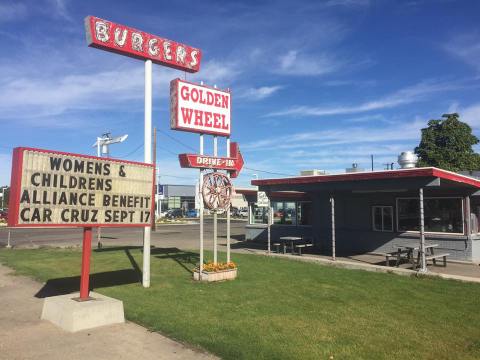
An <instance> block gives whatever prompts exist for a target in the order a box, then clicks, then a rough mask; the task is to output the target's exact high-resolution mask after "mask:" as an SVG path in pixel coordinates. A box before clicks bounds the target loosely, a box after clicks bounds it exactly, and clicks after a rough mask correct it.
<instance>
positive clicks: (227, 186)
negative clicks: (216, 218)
mask: <svg viewBox="0 0 480 360" xmlns="http://www.w3.org/2000/svg"><path fill="white" fill-rule="evenodd" d="M202 195H203V201H204V203H205V206H206V207H207V208H208V209H210V210H214V211H218V210H227V209H228V208H229V207H230V199H231V197H232V183H231V182H230V179H229V178H228V177H227V176H226V175H224V174H221V173H217V172H212V173H209V174H206V175H205V176H204V177H203V187H202Z"/></svg>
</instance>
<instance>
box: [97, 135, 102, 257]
mask: <svg viewBox="0 0 480 360" xmlns="http://www.w3.org/2000/svg"><path fill="white" fill-rule="evenodd" d="M101 140H102V138H99V137H98V136H97V157H100V143H101ZM101 240H102V228H101V227H98V228H97V249H100V248H102V242H101Z"/></svg>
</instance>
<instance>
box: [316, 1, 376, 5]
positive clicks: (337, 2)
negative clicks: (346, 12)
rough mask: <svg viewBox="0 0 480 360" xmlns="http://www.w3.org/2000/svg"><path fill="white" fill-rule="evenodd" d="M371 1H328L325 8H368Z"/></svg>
mask: <svg viewBox="0 0 480 360" xmlns="http://www.w3.org/2000/svg"><path fill="white" fill-rule="evenodd" d="M368 5H370V0H328V1H327V2H326V3H325V6H368Z"/></svg>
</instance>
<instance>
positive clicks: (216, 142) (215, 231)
mask: <svg viewBox="0 0 480 360" xmlns="http://www.w3.org/2000/svg"><path fill="white" fill-rule="evenodd" d="M213 156H215V157H217V156H218V138H217V135H215V136H214V137H213ZM216 171H217V170H214V172H216ZM217 216H218V214H217V210H214V211H213V263H214V264H216V263H217V260H218V256H217V247H218V246H217V221H218V218H217Z"/></svg>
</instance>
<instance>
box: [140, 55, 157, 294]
mask: <svg viewBox="0 0 480 360" xmlns="http://www.w3.org/2000/svg"><path fill="white" fill-rule="evenodd" d="M144 120H145V134H144V135H145V138H144V142H145V146H144V148H145V154H144V161H145V163H147V164H151V163H152V60H146V61H145V119H144ZM154 201H155V200H154ZM151 232H152V228H151V227H145V229H144V233H143V279H142V280H143V281H142V284H143V287H146V288H148V287H150V236H151Z"/></svg>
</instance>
